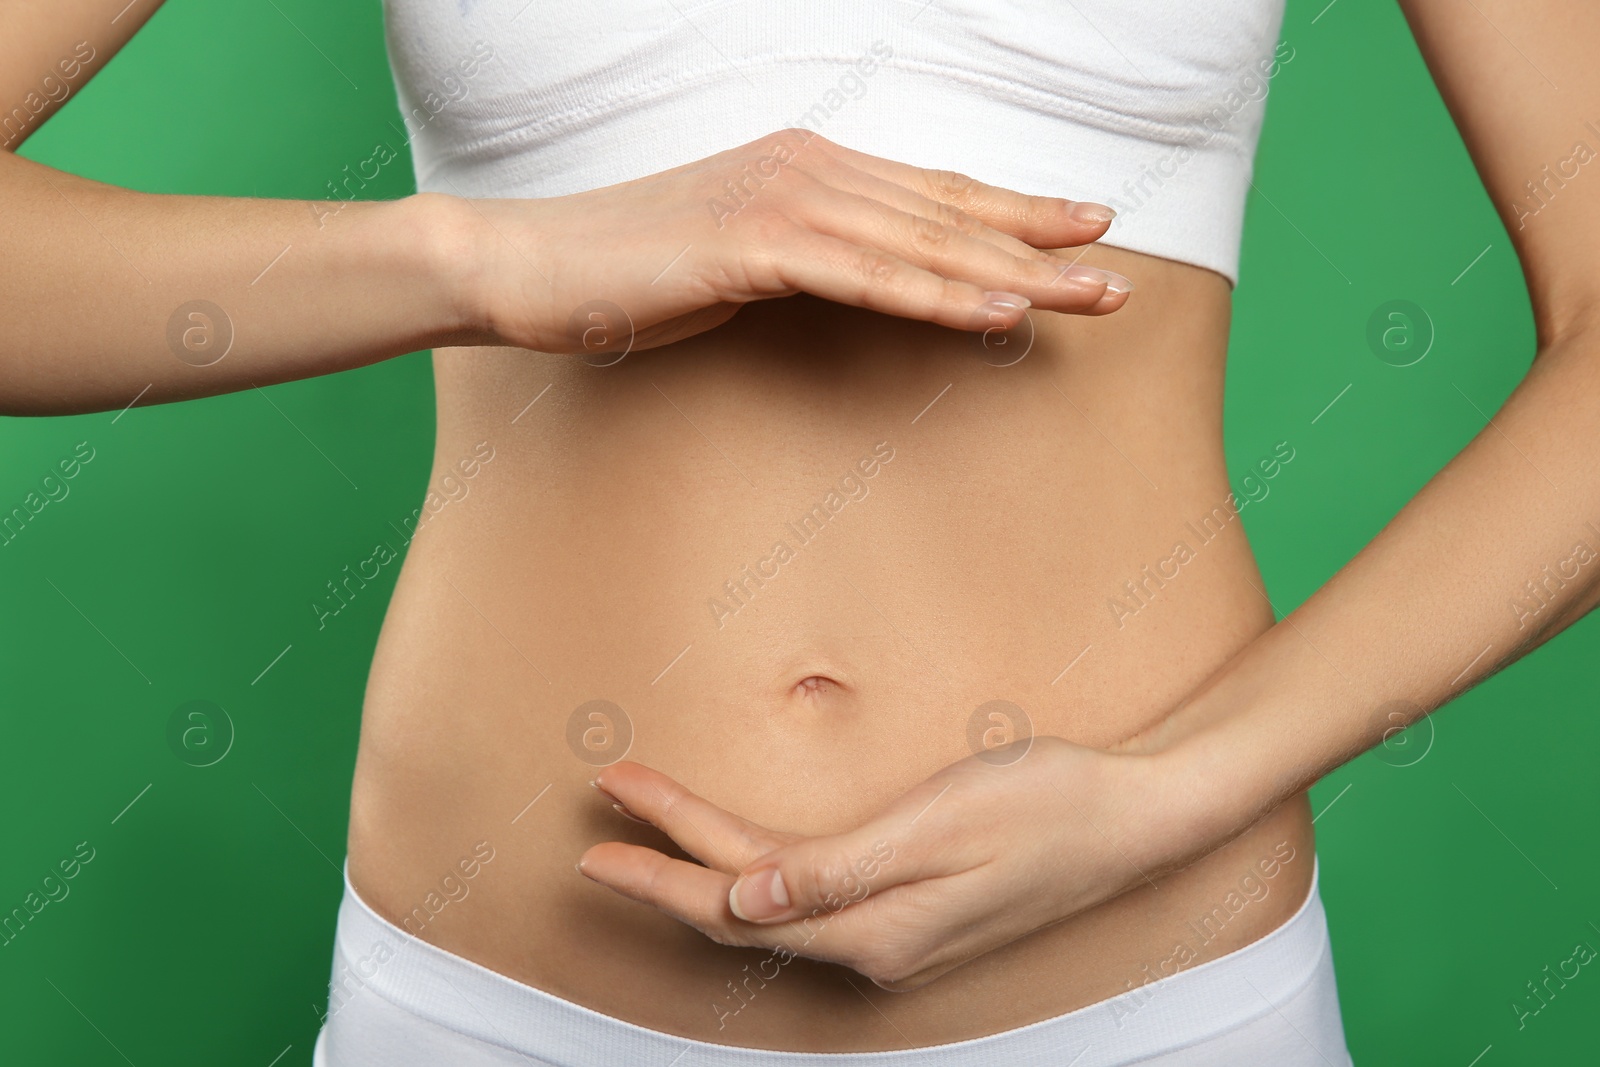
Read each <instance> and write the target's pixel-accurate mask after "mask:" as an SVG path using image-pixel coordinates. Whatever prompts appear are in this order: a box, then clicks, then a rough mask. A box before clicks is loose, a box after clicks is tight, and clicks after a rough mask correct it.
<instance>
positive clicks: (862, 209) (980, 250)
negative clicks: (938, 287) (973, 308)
mask: <svg viewBox="0 0 1600 1067" xmlns="http://www.w3.org/2000/svg"><path fill="white" fill-rule="evenodd" d="M791 210H792V211H793V212H794V213H795V217H796V220H797V221H799V222H802V223H804V224H806V225H809V226H810V227H811V228H812V229H814V230H816V231H817V232H819V233H824V234H828V235H831V236H834V237H838V238H840V239H842V240H846V241H851V242H854V243H856V244H861V245H869V246H874V247H878V248H882V249H884V250H885V251H887V252H890V253H892V254H894V255H896V256H898V257H900V258H901V259H904V260H906V261H907V262H909V263H913V264H915V265H917V266H919V267H922V268H923V269H925V270H928V271H931V272H933V273H934V274H937V275H939V276H941V277H946V278H959V279H961V280H964V281H968V282H972V283H973V284H981V285H982V286H983V287H984V289H985V290H986V291H989V290H1000V291H1004V292H1010V293H1017V294H1020V295H1022V296H1025V297H1027V298H1028V299H1029V300H1030V301H1031V302H1032V303H1033V305H1034V306H1035V307H1040V308H1044V309H1047V310H1050V311H1061V312H1068V313H1072V312H1081V311H1088V310H1090V309H1093V308H1095V307H1096V306H1097V305H1099V304H1100V303H1101V301H1102V299H1103V298H1104V297H1106V296H1107V295H1111V296H1117V295H1121V294H1125V293H1127V292H1128V291H1129V290H1130V289H1131V288H1132V286H1131V284H1130V283H1129V282H1128V280H1127V279H1126V278H1124V277H1122V276H1121V275H1120V274H1115V273H1113V272H1111V271H1105V270H1100V269H1098V268H1096V267H1090V266H1087V265H1085V264H1078V263H1071V262H1063V261H1062V260H1060V259H1059V258H1057V257H1055V256H1051V255H1049V254H1047V253H1044V252H1040V251H1038V250H1037V249H1034V248H1030V247H1029V246H1027V245H1024V244H1022V243H1021V242H1020V241H1019V242H1017V245H1018V249H1017V251H1013V250H1011V249H1006V248H1002V247H1000V246H999V245H997V244H995V243H993V242H990V241H985V240H983V239H982V238H981V237H978V236H975V235H973V234H971V233H968V232H964V231H963V230H962V229H961V228H959V226H958V225H956V226H953V225H946V224H944V223H942V222H940V221H937V220H935V219H932V218H928V217H927V216H925V215H919V214H914V213H912V212H908V211H902V210H901V209H899V208H897V207H893V206H891V205H888V204H883V203H879V202H878V201H876V200H872V199H869V198H867V197H863V196H857V195H854V194H851V193H842V192H840V191H839V190H837V189H835V188H833V187H832V186H829V185H827V184H825V183H822V182H816V181H813V182H811V183H810V187H809V188H808V189H806V190H804V192H803V194H802V195H799V196H796V197H795V198H794V201H793V204H792V206H791ZM950 210H953V209H950ZM1019 253H1020V254H1019ZM1119 306H1120V305H1119Z"/></svg>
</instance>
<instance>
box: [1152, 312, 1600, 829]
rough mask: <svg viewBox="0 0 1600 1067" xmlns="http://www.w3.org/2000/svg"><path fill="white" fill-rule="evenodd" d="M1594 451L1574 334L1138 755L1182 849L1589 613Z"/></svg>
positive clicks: (1596, 344) (1592, 357)
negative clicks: (1171, 781)
mask: <svg viewBox="0 0 1600 1067" xmlns="http://www.w3.org/2000/svg"><path fill="white" fill-rule="evenodd" d="M1597 451H1600V337H1596V336H1595V335H1594V334H1593V333H1591V332H1589V331H1585V330H1581V329H1580V330H1577V331H1574V332H1573V333H1571V334H1570V335H1569V336H1568V337H1566V338H1565V339H1563V340H1561V341H1559V342H1558V343H1556V344H1553V345H1551V346H1550V347H1549V348H1548V349H1547V350H1546V351H1545V352H1543V353H1542V354H1541V355H1540V357H1539V358H1538V359H1536V360H1535V362H1534V366H1533V368H1532V370H1531V371H1530V372H1529V374H1528V375H1527V377H1526V379H1525V380H1524V381H1523V382H1522V384H1521V385H1520V386H1519V387H1518V389H1517V390H1516V392H1515V393H1514V394H1513V396H1512V397H1511V399H1510V400H1509V401H1508V402H1507V403H1506V405H1505V406H1504V408H1502V409H1501V411H1500V412H1499V413H1498V414H1497V415H1495V417H1494V418H1493V420H1492V424H1491V425H1490V426H1488V427H1486V428H1485V429H1484V430H1483V432H1482V433H1480V434H1479V435H1478V436H1477V437H1476V438H1475V439H1474V440H1473V441H1472V442H1471V444H1469V446H1468V447H1467V448H1466V449H1464V450H1463V451H1462V453H1461V454H1460V455H1459V456H1457V457H1456V458H1455V459H1454V460H1453V461H1452V462H1451V463H1450V464H1449V465H1448V466H1446V467H1445V469H1444V470H1442V471H1441V472H1440V473H1439V474H1438V475H1437V476H1435V477H1434V479H1433V480H1432V481H1430V482H1429V484H1428V485H1427V486H1426V487H1425V488H1424V489H1423V490H1422V492H1421V493H1419V494H1418V495H1417V497H1416V498H1415V499H1414V500H1412V501H1411V502H1410V503H1409V504H1408V505H1407V506H1406V507H1405V508H1404V509H1403V510H1402V511H1401V512H1400V513H1399V514H1398V515H1397V516H1396V517H1395V519H1394V520H1393V521H1392V522H1391V523H1390V524H1389V525H1388V526H1387V527H1386V528H1385V529H1384V530H1383V531H1382V532H1381V533H1380V534H1379V535H1378V537H1377V538H1375V539H1374V540H1373V542H1372V543H1371V544H1370V545H1368V546H1367V547H1366V548H1365V549H1364V550H1363V551H1362V552H1361V553H1360V554H1358V555H1357V556H1356V557H1355V558H1354V559H1353V560H1351V562H1350V563H1349V564H1347V565H1346V566H1345V567H1344V568H1343V569H1342V570H1340V571H1339V573H1338V574H1337V575H1335V576H1334V578H1333V579H1332V580H1331V581H1329V582H1328V583H1327V584H1326V585H1325V586H1323V587H1322V588H1321V589H1320V590H1319V591H1318V592H1317V593H1316V594H1315V595H1313V596H1312V597H1311V598H1310V599H1309V600H1308V601H1306V603H1305V604H1304V605H1302V606H1301V607H1300V608H1299V609H1298V610H1296V611H1294V612H1293V613H1292V614H1290V615H1289V616H1288V617H1287V618H1285V619H1284V620H1283V621H1282V622H1280V623H1279V624H1278V625H1277V626H1275V627H1273V628H1272V629H1271V630H1269V631H1268V632H1267V633H1265V634H1263V635H1262V636H1261V637H1260V638H1259V639H1258V640H1256V641H1255V642H1253V643H1251V644H1250V645H1249V646H1248V647H1247V648H1246V649H1245V650H1244V651H1243V652H1242V653H1240V654H1239V655H1238V656H1237V657H1235V658H1234V659H1233V660H1232V661H1231V662H1229V663H1228V664H1227V665H1225V666H1224V667H1223V668H1222V669H1221V670H1220V671H1218V672H1217V673H1216V674H1215V675H1214V676H1213V677H1212V678H1211V679H1209V680H1208V681H1207V682H1206V683H1205V685H1204V686H1202V687H1201V689H1200V690H1199V691H1197V692H1196V693H1195V694H1194V695H1192V696H1191V697H1190V699H1188V700H1187V701H1186V702H1185V704H1184V705H1183V706H1182V707H1180V708H1179V709H1178V710H1177V711H1176V712H1175V713H1174V714H1173V715H1172V716H1170V717H1169V718H1167V719H1166V720H1164V721H1163V722H1161V723H1160V724H1158V725H1157V726H1155V727H1153V728H1151V729H1150V730H1148V731H1146V732H1145V733H1143V734H1142V735H1140V736H1139V737H1137V738H1135V739H1134V740H1133V741H1131V742H1129V743H1128V745H1127V746H1126V747H1127V748H1129V749H1132V750H1137V751H1148V752H1154V753H1157V754H1158V758H1159V759H1160V760H1161V761H1163V762H1164V763H1166V764H1167V766H1168V768H1169V772H1170V773H1172V774H1174V775H1176V776H1177V777H1179V778H1180V779H1183V780H1185V781H1187V782H1189V783H1190V784H1191V786H1192V790H1191V791H1190V793H1191V795H1192V797H1193V798H1194V799H1193V803H1192V804H1190V805H1188V809H1189V810H1187V811H1186V812H1184V813H1183V815H1182V821H1185V822H1186V823H1187V825H1184V826H1182V830H1181V832H1182V834H1184V835H1187V836H1188V837H1190V838H1192V839H1193V840H1195V841H1197V842H1200V841H1204V842H1209V843H1210V844H1212V845H1215V844H1219V843H1221V842H1222V841H1224V840H1227V839H1228V838H1229V837H1231V836H1232V835H1234V834H1236V833H1238V832H1241V831H1242V830H1244V829H1245V828H1247V827H1248V826H1249V825H1251V824H1252V823H1253V822H1254V821H1255V820H1256V819H1258V818H1259V817H1260V816H1261V815H1263V814H1265V813H1266V812H1268V811H1270V810H1272V809H1273V808H1274V807H1276V806H1277V804H1278V803H1280V802H1281V801H1282V800H1284V799H1285V798H1287V797H1289V796H1291V795H1293V794H1294V793H1295V792H1298V791H1300V790H1302V789H1305V788H1306V787H1308V786H1309V785H1311V784H1312V783H1313V782H1315V781H1316V780H1317V779H1318V778H1320V777H1321V776H1323V775H1325V774H1327V773H1328V772H1329V771H1331V770H1333V769H1334V768H1335V767H1337V766H1339V765H1340V764H1342V763H1344V762H1345V761H1347V760H1349V759H1351V758H1353V757H1354V756H1356V755H1357V754H1359V753H1360V752H1362V751H1364V750H1366V749H1368V748H1370V747H1372V746H1374V745H1376V744H1378V743H1380V742H1381V741H1382V740H1383V739H1384V736H1385V734H1386V732H1389V731H1392V730H1394V729H1396V728H1398V727H1400V726H1402V725H1406V724H1408V723H1409V722H1411V721H1414V720H1415V719H1417V718H1419V717H1421V716H1422V715H1423V714H1424V713H1425V712H1428V711H1431V710H1432V709H1434V708H1436V707H1438V706H1439V705H1441V704H1443V703H1445V702H1446V701H1448V700H1449V699H1450V698H1451V697H1453V696H1454V695H1456V694H1458V693H1460V692H1462V691H1463V690H1464V689H1466V688H1468V687H1469V686H1471V685H1473V684H1474V683H1476V682H1477V681H1479V680H1481V679H1483V678H1485V677H1486V676H1488V675H1489V674H1490V673H1492V672H1493V671H1494V670H1496V669H1498V668H1499V667H1501V666H1504V665H1505V664H1507V663H1510V662H1512V661H1514V660H1515V659H1517V658H1519V657H1520V656H1522V655H1525V654H1526V653H1527V652H1528V651H1530V650H1531V649H1532V648H1534V647H1536V646H1537V645H1538V644H1539V643H1540V642H1542V641H1543V640H1545V639H1547V638H1548V637H1550V636H1552V635H1553V634H1555V633H1557V632H1559V631H1560V630H1561V629H1562V628H1564V627H1565V626H1566V625H1568V624H1570V623H1571V622H1572V621H1574V620H1575V619H1576V618H1578V617H1580V616H1581V615H1582V613H1583V612H1585V611H1587V610H1588V609H1589V608H1591V607H1593V606H1594V603H1595V601H1596V599H1597V598H1600V556H1597V555H1596V552H1597V551H1600V464H1597V463H1596V462H1595V457H1596V453H1597ZM1176 839H1177V838H1176V837H1175V840H1176Z"/></svg>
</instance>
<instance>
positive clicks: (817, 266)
mask: <svg viewBox="0 0 1600 1067" xmlns="http://www.w3.org/2000/svg"><path fill="white" fill-rule="evenodd" d="M744 271H745V275H746V280H747V281H748V282H749V283H750V285H749V288H750V289H753V290H755V291H758V292H762V293H764V294H771V295H778V294H781V293H789V292H807V293H810V294H812V295H813V296H820V297H822V298H823V299H824V300H832V301H834V302H835V303H839V304H850V305H852V306H854V307H860V308H867V309H868V310H871V311H879V312H882V313H884V314H886V315H899V316H901V317H903V318H908V319H921V320H923V321H925V322H933V323H937V324H939V325H940V326H949V327H951V328H953V329H957V330H979V329H989V328H992V327H996V326H998V327H1000V328H1002V329H1010V328H1011V327H1013V326H1015V325H1016V324H1017V323H1019V322H1021V321H1022V319H1023V316H1024V314H1025V313H1026V311H1027V309H1028V308H1029V307H1030V306H1031V302H1030V301H1029V300H1028V298H1027V297H1025V296H1021V295H1019V294H1016V293H1010V292H1005V291H1003V290H988V289H985V288H984V287H983V286H981V285H976V284H974V283H972V282H970V281H963V280H959V279H953V278H942V277H940V276H939V275H938V274H935V273H934V272H933V271H930V270H927V269H925V268H922V267H918V266H915V265H913V264H911V263H908V262H906V261H905V260H904V259H901V258H900V257H899V256H896V255H894V254H892V253H890V252H887V251H885V250H883V249H881V248H872V247H865V246H862V245H859V244H855V243H853V242H850V241H846V240H844V239H842V238H839V237H834V236H832V235H831V234H824V233H816V232H814V231H812V230H810V229H805V228H801V227H799V226H796V227H794V229H793V231H792V232H791V233H789V234H788V235H786V236H784V237H783V238H782V239H781V240H780V241H778V242H777V245H776V247H772V248H763V249H758V250H755V254H752V253H750V252H747V253H746V263H745V265H744ZM747 291H748V290H747ZM744 299H747V300H748V299H750V298H749V297H748V296H746V297H745V298H744Z"/></svg>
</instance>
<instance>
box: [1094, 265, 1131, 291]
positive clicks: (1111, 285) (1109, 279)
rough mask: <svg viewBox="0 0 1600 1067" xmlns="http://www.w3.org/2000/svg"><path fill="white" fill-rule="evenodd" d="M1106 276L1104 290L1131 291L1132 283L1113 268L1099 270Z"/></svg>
mask: <svg viewBox="0 0 1600 1067" xmlns="http://www.w3.org/2000/svg"><path fill="white" fill-rule="evenodd" d="M1101 273H1102V274H1104V275H1105V276H1106V292H1107V293H1108V294H1120V293H1131V292H1133V283H1132V282H1130V281H1129V280H1128V279H1126V278H1124V277H1123V276H1122V275H1120V274H1118V273H1117V272H1116V271H1114V270H1107V271H1101Z"/></svg>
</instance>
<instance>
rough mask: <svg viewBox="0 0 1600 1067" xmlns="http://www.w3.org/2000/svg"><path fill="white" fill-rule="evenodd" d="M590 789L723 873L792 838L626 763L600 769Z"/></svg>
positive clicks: (662, 775) (637, 766) (668, 780)
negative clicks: (606, 797)
mask: <svg viewBox="0 0 1600 1067" xmlns="http://www.w3.org/2000/svg"><path fill="white" fill-rule="evenodd" d="M595 786H596V788H598V789H599V790H600V791H601V792H603V793H605V794H607V795H608V796H610V797H611V798H612V799H613V800H615V801H616V802H617V803H619V804H621V805H622V806H623V807H624V808H626V809H627V813H631V814H632V815H634V816H637V817H638V818H640V819H642V820H644V821H645V822H647V823H650V824H651V825H652V826H655V827H656V828H657V829H659V830H661V831H662V832H663V833H665V834H666V835H667V836H668V837H670V838H672V840H674V841H675V842H677V843H678V846H679V847H680V848H682V849H683V850H684V851H685V852H687V853H689V855H691V856H693V857H694V858H695V859H697V860H699V861H700V862H701V863H704V864H705V865H706V866H708V867H713V868H716V869H717V870H719V871H724V872H727V873H728V874H734V873H736V872H737V871H739V869H740V868H742V867H743V866H745V865H746V864H747V863H749V862H751V861H752V860H754V859H755V858H756V857H757V856H760V855H761V854H762V853H764V852H769V851H771V850H772V849H774V848H777V847H779V846H781V845H783V844H786V843H788V842H789V841H791V840H793V839H794V838H793V836H792V835H790V834H781V833H778V832H776V831H774V830H769V829H767V828H766V827H764V826H762V825H760V824H759V823H753V822H751V821H749V820H748V819H742V818H740V817H739V816H737V815H734V814H733V813H732V812H729V811H726V810H724V809H723V808H719V807H718V806H717V805H715V804H713V803H711V802H710V801H709V800H706V799H705V798H703V797H700V796H697V795H696V794H694V793H692V792H690V791H689V790H688V789H686V788H684V787H683V786H682V785H680V784H679V783H677V782H675V781H673V780H672V779H671V778H669V777H667V776H666V775H664V774H662V773H661V772H660V771H656V770H652V769H650V768H649V767H646V766H644V765H643V764H639V763H633V762H631V761H628V760H624V761H622V762H620V763H613V764H612V765H611V766H609V767H606V768H605V769H603V770H602V771H601V772H600V773H599V774H598V775H596V776H595Z"/></svg>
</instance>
